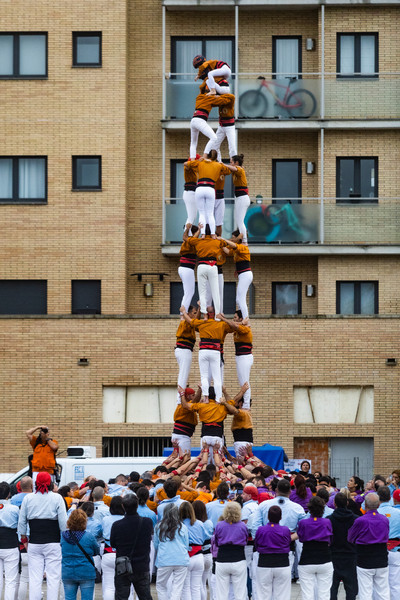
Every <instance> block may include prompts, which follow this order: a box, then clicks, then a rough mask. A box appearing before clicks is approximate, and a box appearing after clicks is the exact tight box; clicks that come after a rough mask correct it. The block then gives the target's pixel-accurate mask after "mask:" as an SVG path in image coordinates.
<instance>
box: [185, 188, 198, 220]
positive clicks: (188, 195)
mask: <svg viewBox="0 0 400 600" xmlns="http://www.w3.org/2000/svg"><path fill="white" fill-rule="evenodd" d="M194 194H195V192H193V191H192V190H184V191H183V201H184V203H185V206H186V212H187V219H186V223H185V225H187V224H188V223H191V224H192V225H194V222H195V219H196V215H197V204H196V199H195V197H194Z"/></svg>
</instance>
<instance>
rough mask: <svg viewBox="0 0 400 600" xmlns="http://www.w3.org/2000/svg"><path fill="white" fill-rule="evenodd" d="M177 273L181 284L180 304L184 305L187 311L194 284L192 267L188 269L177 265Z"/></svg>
mask: <svg viewBox="0 0 400 600" xmlns="http://www.w3.org/2000/svg"><path fill="white" fill-rule="evenodd" d="M178 275H179V277H180V278H181V281H182V286H183V298H182V301H181V306H184V307H185V309H186V312H187V311H188V310H189V306H190V304H191V302H192V298H193V296H194V291H195V285H196V281H195V278H194V269H188V267H179V268H178Z"/></svg>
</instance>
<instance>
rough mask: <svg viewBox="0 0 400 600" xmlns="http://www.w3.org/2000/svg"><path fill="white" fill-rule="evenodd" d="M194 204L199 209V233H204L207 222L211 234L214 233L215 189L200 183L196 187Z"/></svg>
mask: <svg viewBox="0 0 400 600" xmlns="http://www.w3.org/2000/svg"><path fill="white" fill-rule="evenodd" d="M195 196H196V205H197V210H198V211H199V223H201V224H202V225H203V227H202V228H201V233H202V234H204V232H205V227H206V225H207V223H208V225H209V226H210V231H211V235H213V234H214V233H215V218H214V206H215V190H214V188H212V187H211V186H208V185H201V186H199V187H197V188H196V191H195Z"/></svg>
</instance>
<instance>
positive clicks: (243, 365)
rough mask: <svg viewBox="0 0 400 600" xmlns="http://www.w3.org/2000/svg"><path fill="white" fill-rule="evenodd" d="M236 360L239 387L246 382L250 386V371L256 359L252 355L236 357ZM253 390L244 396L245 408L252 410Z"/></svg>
mask: <svg viewBox="0 0 400 600" xmlns="http://www.w3.org/2000/svg"><path fill="white" fill-rule="evenodd" d="M235 360H236V372H237V378H238V381H239V385H240V386H242V385H244V384H245V383H246V381H247V382H248V383H249V385H250V371H251V367H252V366H253V361H254V357H253V355H252V354H243V355H242V356H235ZM250 398H251V388H250V387H249V389H248V390H247V391H246V392H245V393H244V396H243V408H250Z"/></svg>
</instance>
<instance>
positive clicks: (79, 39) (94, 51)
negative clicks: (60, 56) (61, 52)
mask: <svg viewBox="0 0 400 600" xmlns="http://www.w3.org/2000/svg"><path fill="white" fill-rule="evenodd" d="M72 40H73V59H72V64H73V65H74V66H75V67H101V32H100V31H78V32H74V33H73V34H72Z"/></svg>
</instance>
